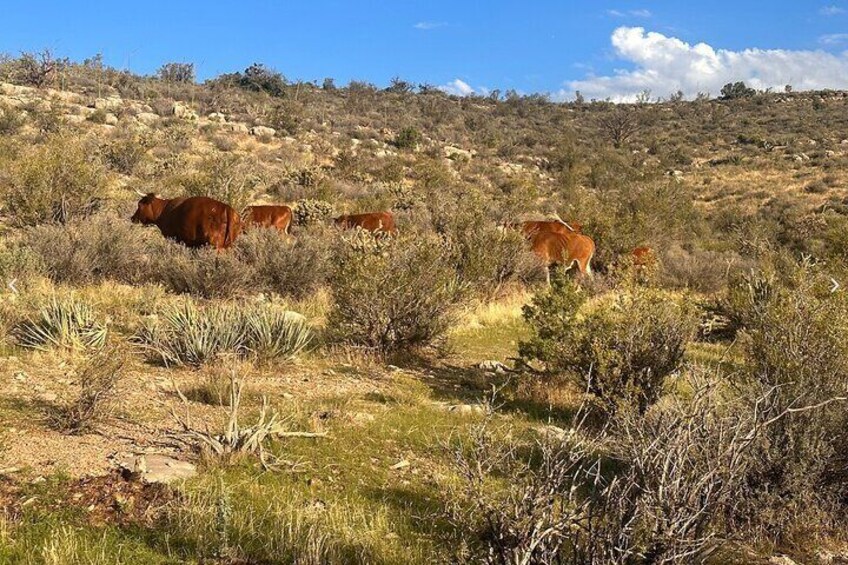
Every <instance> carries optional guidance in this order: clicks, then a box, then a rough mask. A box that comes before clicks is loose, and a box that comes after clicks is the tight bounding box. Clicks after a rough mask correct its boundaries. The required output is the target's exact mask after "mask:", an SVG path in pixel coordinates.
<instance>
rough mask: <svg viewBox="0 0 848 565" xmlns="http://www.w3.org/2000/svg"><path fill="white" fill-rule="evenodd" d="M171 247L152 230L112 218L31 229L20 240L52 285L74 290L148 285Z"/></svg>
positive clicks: (101, 216) (110, 215) (98, 216)
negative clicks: (160, 258)
mask: <svg viewBox="0 0 848 565" xmlns="http://www.w3.org/2000/svg"><path fill="white" fill-rule="evenodd" d="M167 246H168V243H167V242H165V241H162V240H161V238H160V237H159V235H158V233H154V231H153V230H149V229H147V230H145V229H140V228H139V227H138V226H133V225H132V224H131V223H130V222H129V220H128V219H127V218H122V217H120V216H117V215H115V214H113V213H109V212H104V213H98V214H94V215H93V216H90V217H88V218H84V219H79V220H73V221H70V222H68V223H66V224H64V225H40V226H34V227H31V228H27V229H26V231H24V233H23V237H22V240H21V247H22V248H23V249H25V250H27V251H28V252H29V253H31V254H32V255H33V256H35V257H37V258H38V260H39V262H40V263H41V264H42V265H43V268H44V270H45V271H46V274H47V275H48V276H49V277H50V278H51V279H52V280H53V281H55V282H59V283H67V284H74V285H85V284H91V283H95V282H99V281H102V280H106V279H111V280H115V281H119V282H125V283H129V284H139V283H142V282H145V281H146V280H148V279H149V278H150V277H151V273H154V270H153V269H152V265H153V261H154V260H153V258H154V257H155V256H157V255H158V254H159V253H160V252H165V251H167Z"/></svg>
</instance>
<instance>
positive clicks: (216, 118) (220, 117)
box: [206, 112, 227, 124]
mask: <svg viewBox="0 0 848 565" xmlns="http://www.w3.org/2000/svg"><path fill="white" fill-rule="evenodd" d="M206 117H207V118H209V121H210V122H215V123H218V124H223V123H226V121H227V116H225V115H224V114H221V113H220V112H212V113H211V114H209V115H208V116H206Z"/></svg>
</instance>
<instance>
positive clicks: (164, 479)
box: [118, 453, 197, 484]
mask: <svg viewBox="0 0 848 565" xmlns="http://www.w3.org/2000/svg"><path fill="white" fill-rule="evenodd" d="M118 466H119V467H120V468H121V470H122V471H123V472H125V473H127V474H129V475H130V476H131V477H133V478H137V479H138V480H141V481H143V482H145V483H148V484H153V483H165V484H167V483H171V482H173V481H178V480H185V479H190V478H192V477H194V476H195V475H197V467H196V466H195V465H193V464H192V463H189V462H188V461H180V460H179V459H174V458H173V457H168V456H167V455H159V454H155V453H148V454H141V455H131V456H129V457H125V458H124V459H122V460H120V461H119V462H118Z"/></svg>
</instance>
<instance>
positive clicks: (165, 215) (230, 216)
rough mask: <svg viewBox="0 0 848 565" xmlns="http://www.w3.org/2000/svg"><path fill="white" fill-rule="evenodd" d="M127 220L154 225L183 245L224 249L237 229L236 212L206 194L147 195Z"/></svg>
mask: <svg viewBox="0 0 848 565" xmlns="http://www.w3.org/2000/svg"><path fill="white" fill-rule="evenodd" d="M130 219H131V221H132V222H133V223H134V224H144V225H150V224H155V225H156V226H157V227H158V228H159V231H161V232H162V235H163V236H165V237H167V238H168V239H174V240H176V241H179V242H180V243H182V244H184V245H185V246H186V247H203V246H204V245H211V246H212V247H214V248H215V249H226V248H227V247H229V246H231V245H232V244H233V242H234V241H235V239H236V237H237V236H238V234H239V231H240V230H241V221H240V219H239V215H238V213H237V212H236V211H235V210H233V208H232V207H231V206H228V205H227V204H224V203H223V202H218V201H217V200H213V199H212V198H207V197H206V196H192V197H191V198H171V199H164V198H159V197H157V196H156V195H155V194H152V193H151V194H147V195H145V196H143V197H142V198H141V200H139V201H138V210H136V211H135V214H133V216H132V218H130Z"/></svg>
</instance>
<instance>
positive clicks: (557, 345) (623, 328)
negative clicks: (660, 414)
mask: <svg viewBox="0 0 848 565" xmlns="http://www.w3.org/2000/svg"><path fill="white" fill-rule="evenodd" d="M586 299H587V296H586V293H585V292H583V291H581V290H580V288H578V286H577V285H576V284H575V283H574V282H572V281H571V280H569V279H567V278H566V277H562V276H559V277H554V280H553V284H552V286H551V288H550V289H549V290H548V291H547V292H545V293H543V294H540V295H537V296H536V297H535V298H534V299H533V302H532V303H531V304H529V305H527V306H525V307H524V318H525V320H526V321H527V322H528V324H529V325H530V328H531V331H532V335H531V338H530V339H529V340H528V341H525V342H522V343H521V344H520V346H519V353H520V355H521V357H522V358H523V359H524V360H525V361H526V362H528V363H529V362H534V361H539V362H541V363H543V364H544V370H545V372H546V373H548V374H550V375H564V376H566V377H568V378H571V379H574V380H575V381H576V382H577V383H578V384H579V385H580V386H581V387H582V388H583V389H585V390H588V391H589V392H590V393H591V394H593V395H594V396H595V397H597V399H598V400H599V401H600V402H601V403H602V405H603V406H604V407H605V408H606V409H607V410H609V411H611V412H614V411H615V410H616V409H617V408H618V406H619V405H621V404H625V405H633V406H635V407H637V408H638V410H639V411H640V412H644V411H645V410H646V409H647V408H648V407H649V406H650V405H652V404H653V403H654V402H656V400H657V399H658V398H659V396H660V394H661V393H662V387H663V382H664V380H665V378H666V377H667V376H669V375H671V374H673V373H674V372H676V371H677V370H678V369H679V368H680V366H681V363H682V361H683V354H684V353H685V351H686V346H687V344H688V342H689V340H690V339H691V338H692V337H693V336H694V332H695V328H696V319H695V315H694V312H693V310H692V309H691V308H689V307H687V306H686V305H684V304H682V303H681V302H679V301H675V300H672V299H671V298H669V297H668V296H667V295H664V294H663V293H661V292H659V291H656V290H652V289H648V288H643V287H634V288H632V289H623V290H622V291H620V292H618V293H616V294H614V295H612V296H606V297H604V298H602V299H601V300H599V301H596V302H595V303H593V304H586Z"/></svg>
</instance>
